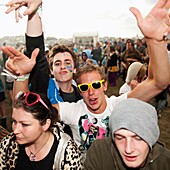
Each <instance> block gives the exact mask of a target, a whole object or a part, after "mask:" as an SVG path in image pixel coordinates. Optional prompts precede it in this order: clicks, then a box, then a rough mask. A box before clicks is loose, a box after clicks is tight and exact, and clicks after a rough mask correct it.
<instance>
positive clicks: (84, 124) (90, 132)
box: [79, 114, 109, 151]
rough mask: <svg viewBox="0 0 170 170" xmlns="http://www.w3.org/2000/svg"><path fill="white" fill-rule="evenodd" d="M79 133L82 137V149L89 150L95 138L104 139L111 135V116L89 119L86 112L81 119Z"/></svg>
mask: <svg viewBox="0 0 170 170" xmlns="http://www.w3.org/2000/svg"><path fill="white" fill-rule="evenodd" d="M79 134H80V137H81V145H80V147H79V149H80V150H81V151H84V150H88V148H89V147H90V145H91V143H92V142H93V141H94V140H95V139H102V138H104V137H107V136H109V116H107V117H105V118H104V119H102V120H100V122H99V120H98V119H97V118H93V119H92V120H90V119H89V117H88V115H87V114H85V115H83V116H81V117H80V119H79Z"/></svg>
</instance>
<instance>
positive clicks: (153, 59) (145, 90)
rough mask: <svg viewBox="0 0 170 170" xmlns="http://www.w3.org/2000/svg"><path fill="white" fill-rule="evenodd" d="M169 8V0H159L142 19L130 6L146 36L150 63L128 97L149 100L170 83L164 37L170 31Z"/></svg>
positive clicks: (169, 66)
mask: <svg viewBox="0 0 170 170" xmlns="http://www.w3.org/2000/svg"><path fill="white" fill-rule="evenodd" d="M169 8H170V1H169V0H159V1H158V2H157V4H156V5H155V6H154V7H153V9H152V10H151V11H150V13H149V14H148V15H147V16H146V18H144V19H143V18H142V15H141V13H140V12H139V10H138V9H136V8H133V7H132V8H130V10H131V12H132V13H133V14H134V16H135V17H136V19H137V23H138V27H139V28H140V30H141V32H142V33H143V35H144V36H145V38H146V42H147V46H148V50H149V54H150V63H149V70H148V78H147V79H146V80H145V81H143V82H142V83H140V85H138V86H137V87H136V88H135V89H134V90H132V91H131V92H130V93H129V94H128V97H133V98H138V99H140V100H143V101H149V100H151V99H152V98H153V97H154V96H156V95H157V94H159V93H160V92H161V91H162V90H164V89H165V88H166V87H167V86H168V85H169V83H170V65H169V61H168V53H167V42H166V39H165V37H166V36H167V35H168V34H169V33H170V27H169V26H170V19H169V13H168V10H169Z"/></svg>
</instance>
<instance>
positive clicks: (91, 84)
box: [78, 79, 104, 92]
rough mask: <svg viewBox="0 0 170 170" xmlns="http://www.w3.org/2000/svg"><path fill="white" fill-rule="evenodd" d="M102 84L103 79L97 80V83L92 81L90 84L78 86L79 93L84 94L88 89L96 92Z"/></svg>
mask: <svg viewBox="0 0 170 170" xmlns="http://www.w3.org/2000/svg"><path fill="white" fill-rule="evenodd" d="M103 82H104V79H103V80H99V81H94V82H92V83H84V84H79V85H78V88H79V90H80V92H86V91H88V90H89V88H90V87H92V88H93V89H94V90H98V89H100V88H101V87H102V83H103Z"/></svg>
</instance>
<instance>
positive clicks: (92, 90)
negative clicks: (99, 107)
mask: <svg viewBox="0 0 170 170" xmlns="http://www.w3.org/2000/svg"><path fill="white" fill-rule="evenodd" d="M88 94H89V95H93V94H94V89H93V88H92V87H91V86H90V87H89V90H88Z"/></svg>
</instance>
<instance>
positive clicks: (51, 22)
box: [0, 0, 157, 38]
mask: <svg viewBox="0 0 170 170" xmlns="http://www.w3.org/2000/svg"><path fill="white" fill-rule="evenodd" d="M6 2H8V0H0V4H5V3H6ZM156 2H157V0H85V1H83V0H60V1H59V0H44V1H43V11H42V18H43V28H44V34H45V37H47V36H54V37H56V38H71V37H72V36H73V34H74V33H76V32H98V34H99V36H100V37H104V36H112V37H132V36H136V35H139V36H142V34H141V33H140V30H139V29H138V27H137V24H136V18H135V17H134V16H133V14H132V13H131V12H130V10H129V7H131V6H134V7H137V8H138V9H139V10H140V11H141V13H142V15H143V16H146V15H147V14H148V12H149V11H150V10H151V9H152V7H153V6H154V4H155V3H156ZM5 10H6V7H5V6H2V5H1V6H0V26H1V28H0V37H3V36H11V35H24V33H25V28H26V20H27V17H24V18H23V19H22V20H21V21H20V22H19V23H15V19H14V13H10V14H8V15H7V14H5Z"/></svg>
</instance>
